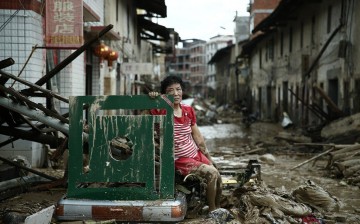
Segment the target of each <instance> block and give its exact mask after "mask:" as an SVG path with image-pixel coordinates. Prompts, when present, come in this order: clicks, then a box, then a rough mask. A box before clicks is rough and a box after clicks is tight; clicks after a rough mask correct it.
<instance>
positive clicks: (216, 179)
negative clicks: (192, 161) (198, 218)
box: [194, 164, 222, 211]
mask: <svg viewBox="0 0 360 224" xmlns="http://www.w3.org/2000/svg"><path fill="white" fill-rule="evenodd" d="M194 173H195V174H197V175H199V176H201V177H203V178H205V179H206V184H207V189H206V198H207V201H208V205H209V211H213V210H215V209H217V208H219V207H220V197H221V193H222V183H221V176H220V174H219V171H218V170H217V169H216V168H215V167H214V166H212V165H206V164H202V165H201V166H199V168H198V169H196V170H195V172H194Z"/></svg>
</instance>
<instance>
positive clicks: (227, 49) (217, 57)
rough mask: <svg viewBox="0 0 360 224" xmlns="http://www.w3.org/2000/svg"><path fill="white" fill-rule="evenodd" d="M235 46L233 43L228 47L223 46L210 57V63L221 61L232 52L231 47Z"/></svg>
mask: <svg viewBox="0 0 360 224" xmlns="http://www.w3.org/2000/svg"><path fill="white" fill-rule="evenodd" d="M233 46H234V44H231V45H229V46H227V47H224V48H221V49H220V50H218V51H216V53H215V54H214V56H212V58H211V59H210V61H209V62H208V64H214V63H215V62H218V61H220V60H221V59H222V58H223V57H225V56H226V55H228V54H230V52H231V48H232V47H233Z"/></svg>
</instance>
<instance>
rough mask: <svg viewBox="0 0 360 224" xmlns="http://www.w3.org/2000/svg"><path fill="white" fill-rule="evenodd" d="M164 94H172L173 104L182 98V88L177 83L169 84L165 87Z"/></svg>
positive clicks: (178, 102)
mask: <svg viewBox="0 0 360 224" xmlns="http://www.w3.org/2000/svg"><path fill="white" fill-rule="evenodd" d="M166 94H170V95H173V96H174V104H180V102H181V100H182V89H181V85H180V84H179V83H174V84H171V85H170V86H168V87H167V88H166Z"/></svg>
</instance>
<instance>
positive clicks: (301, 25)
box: [300, 22, 304, 49]
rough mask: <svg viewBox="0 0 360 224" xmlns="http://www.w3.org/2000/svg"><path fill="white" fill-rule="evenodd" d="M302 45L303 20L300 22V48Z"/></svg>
mask: <svg viewBox="0 0 360 224" xmlns="http://www.w3.org/2000/svg"><path fill="white" fill-rule="evenodd" d="M303 47H304V22H301V24H300V49H302V48H303Z"/></svg>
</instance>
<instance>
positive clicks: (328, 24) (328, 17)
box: [327, 5, 332, 33]
mask: <svg viewBox="0 0 360 224" xmlns="http://www.w3.org/2000/svg"><path fill="white" fill-rule="evenodd" d="M331 14H332V6H331V5H330V6H329V7H328V14H327V33H330V32H331V17H332V15H331Z"/></svg>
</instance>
